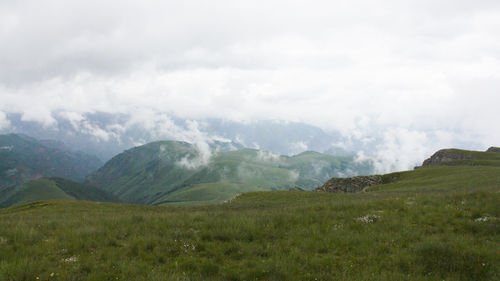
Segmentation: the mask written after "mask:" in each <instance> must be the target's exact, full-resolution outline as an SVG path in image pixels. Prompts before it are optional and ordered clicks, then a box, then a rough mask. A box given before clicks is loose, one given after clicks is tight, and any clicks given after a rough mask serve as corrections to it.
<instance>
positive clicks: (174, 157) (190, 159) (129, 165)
mask: <svg viewBox="0 0 500 281" xmlns="http://www.w3.org/2000/svg"><path fill="white" fill-rule="evenodd" d="M371 171H372V167H371V164H370V163H368V162H357V161H355V160H354V158H353V157H335V156H331V155H326V154H322V153H317V152H312V151H307V152H303V153H300V154H298V155H295V156H280V155H278V154H274V153H271V152H267V151H262V150H256V149H240V150H235V151H219V152H213V151H200V150H199V149H197V148H196V147H195V146H193V145H191V144H189V143H186V142H178V141H158V142H153V143H149V144H146V145H143V146H139V147H135V148H132V149H129V150H127V151H125V152H123V153H121V154H119V155H117V156H115V157H113V158H112V159H111V160H110V161H108V162H107V163H106V164H105V165H104V166H103V167H101V168H100V169H99V170H98V171H96V172H95V173H94V174H92V175H91V176H89V177H88V179H87V182H88V183H89V184H91V185H94V186H98V187H101V188H103V189H105V190H107V191H109V192H111V193H112V194H114V195H115V196H117V197H119V198H120V200H122V201H124V202H130V203H140V204H164V203H186V202H221V201H223V200H227V199H230V198H232V197H234V196H235V195H237V194H240V193H242V192H248V191H258V190H279V189H288V188H293V187H299V188H302V189H312V188H314V187H315V186H318V185H319V184H321V183H323V182H324V181H326V180H327V179H329V178H331V177H332V176H335V175H337V176H341V175H347V176H348V175H357V174H369V173H371Z"/></svg>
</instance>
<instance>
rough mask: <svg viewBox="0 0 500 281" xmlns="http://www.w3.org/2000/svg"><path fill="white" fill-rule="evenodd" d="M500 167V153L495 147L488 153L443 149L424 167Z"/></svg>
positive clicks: (426, 161)
mask: <svg viewBox="0 0 500 281" xmlns="http://www.w3.org/2000/svg"><path fill="white" fill-rule="evenodd" d="M430 165H438V166H443V165H444V166H463V165H467V166H500V153H498V152H496V148H495V147H491V148H490V149H488V150H487V151H486V152H482V151H471V150H461V149H442V150H439V151H438V152H436V153H434V155H432V156H431V157H430V158H428V159H426V160H425V161H424V163H423V164H422V166H430Z"/></svg>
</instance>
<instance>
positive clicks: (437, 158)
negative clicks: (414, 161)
mask: <svg viewBox="0 0 500 281" xmlns="http://www.w3.org/2000/svg"><path fill="white" fill-rule="evenodd" d="M458 160H474V159H473V158H472V156H471V155H469V154H464V153H457V152H456V151H455V150H453V149H441V150H439V151H438V152H436V153H434V154H433V155H432V156H431V157H430V158H428V159H426V160H425V161H424V163H423V164H422V166H435V165H450V164H451V165H452V164H453V163H454V162H456V161H458Z"/></svg>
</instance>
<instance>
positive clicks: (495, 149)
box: [486, 146, 500, 152]
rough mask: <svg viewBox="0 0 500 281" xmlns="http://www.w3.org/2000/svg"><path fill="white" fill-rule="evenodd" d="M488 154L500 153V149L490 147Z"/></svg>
mask: <svg viewBox="0 0 500 281" xmlns="http://www.w3.org/2000/svg"><path fill="white" fill-rule="evenodd" d="M486 152H500V147H494V146H492V147H490V148H488V150H486Z"/></svg>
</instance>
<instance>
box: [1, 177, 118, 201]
mask: <svg viewBox="0 0 500 281" xmlns="http://www.w3.org/2000/svg"><path fill="white" fill-rule="evenodd" d="M48 199H75V200H87V201H99V202H119V200H118V198H116V197H115V196H113V195H111V194H109V193H108V192H106V191H104V190H102V189H99V188H96V187H93V186H88V185H83V184H80V183H77V182H74V181H71V180H68V179H63V178H56V177H53V178H41V179H36V180H32V181H29V182H27V183H23V184H20V185H17V186H13V187H9V188H6V189H4V190H2V191H0V208H3V207H8V206H12V205H19V204H22V203H27V202H33V201H39V200H48Z"/></svg>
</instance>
